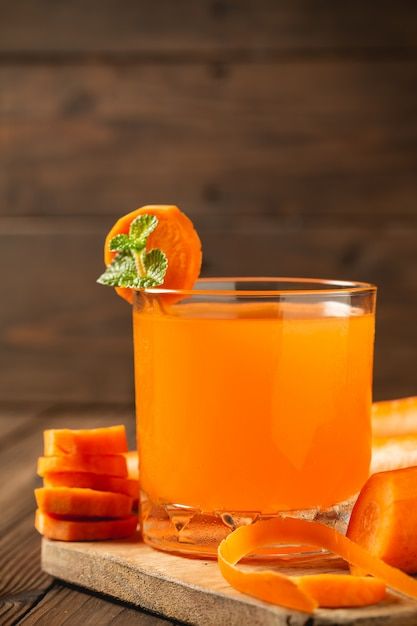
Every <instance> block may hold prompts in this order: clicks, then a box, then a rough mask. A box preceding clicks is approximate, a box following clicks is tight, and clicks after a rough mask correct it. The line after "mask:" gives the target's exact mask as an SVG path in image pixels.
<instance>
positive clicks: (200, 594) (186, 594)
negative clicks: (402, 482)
mask: <svg viewBox="0 0 417 626" xmlns="http://www.w3.org/2000/svg"><path fill="white" fill-rule="evenodd" d="M42 566H43V568H44V569H45V570H46V571H47V572H49V573H50V574H53V575H54V576H57V577H58V578H62V579H64V580H68V581H70V582H73V583H76V584H80V585H82V586H85V587H87V588H88V589H93V590H96V591H99V592H102V593H106V594H110V595H113V596H115V597H116V598H119V599H122V600H124V601H127V602H130V603H132V604H135V605H138V606H141V607H144V608H147V609H150V610H152V611H155V612H158V613H161V614H163V615H166V616H168V617H170V618H174V619H179V620H181V621H184V622H187V623H189V624H192V625H193V626H213V625H214V624H221V625H222V626H281V625H282V626H284V625H288V624H291V625H292V626H306V624H309V625H314V626H325V625H326V626H330V625H331V624H345V625H348V624H349V625H353V624H355V625H357V624H363V625H365V624H366V625H368V626H394V625H395V626H407V625H410V626H411V624H415V623H416V620H417V603H416V602H413V601H411V600H405V599H403V600H400V599H399V598H397V597H396V598H395V599H394V598H391V600H389V599H388V600H387V601H384V602H383V603H381V604H379V605H377V606H372V607H364V608H361V609H350V610H349V609H337V610H324V609H320V610H317V611H316V612H315V613H314V615H313V616H311V617H309V616H308V615H306V614H304V613H300V612H296V611H290V610H288V609H284V608H282V607H278V606H274V605H272V604H269V603H266V602H262V601H259V600H255V599H254V598H251V597H249V596H246V595H244V594H241V593H239V592H237V591H235V590H234V589H232V588H231V587H230V586H229V585H228V583H227V582H226V581H225V580H224V579H223V578H222V576H221V574H220V570H219V568H218V565H217V563H216V562H213V561H202V560H197V559H185V558H183V557H179V556H172V555H168V554H164V553H162V552H158V551H155V550H153V549H152V548H149V547H147V546H145V544H143V543H141V542H140V541H136V542H135V541H134V540H124V541H113V542H107V543H106V542H95V543H88V544H87V543H84V544H83V543H63V542H54V541H48V540H47V539H43V540H42ZM247 567H248V566H247ZM324 569H325V570H326V571H329V564H327V567H325V568H324ZM305 571H306V570H298V573H303V572H305ZM307 571H308V572H310V573H311V568H309V569H308V570H307ZM321 571H324V570H321ZM336 571H337V572H338V573H340V569H337V570H336Z"/></svg>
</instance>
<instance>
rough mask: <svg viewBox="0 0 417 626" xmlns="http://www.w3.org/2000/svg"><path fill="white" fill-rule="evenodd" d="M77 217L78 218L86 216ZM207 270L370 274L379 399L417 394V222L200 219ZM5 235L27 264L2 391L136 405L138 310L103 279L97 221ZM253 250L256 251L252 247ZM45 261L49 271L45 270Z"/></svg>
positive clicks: (4, 338)
mask: <svg viewBox="0 0 417 626" xmlns="http://www.w3.org/2000/svg"><path fill="white" fill-rule="evenodd" d="M80 219H81V218H80ZM196 222H197V225H198V226H199V230H200V232H201V236H202V239H203V246H204V257H205V262H204V263H205V269H204V272H205V274H207V275H212V276H213V275H216V274H226V275H227V274H229V275H239V274H240V275H245V274H246V275H251V274H253V273H256V274H259V275H261V274H265V275H280V274H281V275H287V276H291V275H295V276H308V275H310V276H311V275H313V276H319V277H331V278H340V279H358V280H368V281H370V282H373V283H376V284H377V285H378V286H379V288H380V290H379V297H378V323H377V341H376V362H375V396H376V398H377V399H382V398H389V397H395V396H401V395H411V394H413V393H415V392H416V376H415V362H416V358H417V328H416V325H415V318H416V315H417V296H416V294H417V245H416V242H417V227H413V226H409V227H407V228H406V227H404V226H401V227H395V228H394V227H388V226H378V225H377V226H376V227H375V228H374V227H369V226H368V227H367V228H365V227H363V226H362V227H357V226H355V225H352V224H350V225H347V224H344V225H343V227H338V226H326V225H323V224H321V225H317V226H314V225H313V224H310V225H308V224H305V225H302V224H301V225H291V223H287V222H285V221H283V222H281V221H279V220H276V219H274V218H262V219H261V218H259V217H254V218H241V219H240V220H239V221H238V223H237V224H236V227H235V229H234V230H229V228H224V226H223V222H222V220H217V225H216V220H214V219H212V218H207V219H206V220H204V219H200V218H198V216H197V219H196ZM32 223H33V220H32V221H30V222H29V226H28V229H27V230H25V228H26V227H23V232H22V233H21V234H19V233H18V232H12V233H11V234H9V235H5V236H3V237H1V236H0V264H2V266H3V267H18V266H19V264H20V263H21V259H22V258H27V259H30V263H28V264H27V266H26V270H25V271H26V281H25V287H24V289H18V290H16V289H15V277H14V275H13V274H12V273H10V274H9V273H7V274H5V275H4V277H3V287H4V289H5V292H6V293H8V294H9V297H8V298H7V299H5V300H4V301H3V303H2V307H1V312H0V345H1V350H0V368H1V371H2V376H1V377H0V394H1V397H2V398H3V399H6V398H8V399H9V400H13V399H14V398H16V397H20V398H21V399H38V400H39V401H42V400H43V401H45V400H48V399H53V400H54V401H56V402H60V401H77V400H82V401H90V402H97V401H101V402H132V401H133V365H132V355H131V352H132V348H131V344H132V338H131V319H130V313H131V312H130V308H129V307H128V306H126V304H125V303H124V302H123V301H121V300H120V299H119V298H117V297H116V296H115V294H114V293H113V291H112V290H111V289H108V288H105V287H101V286H99V285H96V284H95V279H96V277H97V275H98V274H99V272H100V271H101V269H102V259H101V247H102V240H103V234H104V233H103V230H104V229H102V226H101V221H100V220H98V221H97V222H96V221H95V220H93V221H90V222H88V221H86V224H88V227H87V228H86V231H85V232H81V233H80V232H79V231H78V230H77V227H78V225H80V224H81V223H82V222H80V221H79V220H75V222H74V227H73V226H71V223H72V222H71V221H68V220H67V221H65V223H64V225H62V227H60V228H58V229H57V231H56V232H54V231H53V226H54V224H55V221H52V222H51V221H49V222H48V223H47V224H46V223H44V229H43V230H42V229H40V230H39V231H38V232H37V231H36V229H34V230H33V234H31V232H32V231H31V224H32ZM248 251H250V254H248ZM45 268H48V271H47V272H45Z"/></svg>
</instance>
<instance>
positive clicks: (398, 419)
mask: <svg viewBox="0 0 417 626" xmlns="http://www.w3.org/2000/svg"><path fill="white" fill-rule="evenodd" d="M372 434H373V436H374V437H391V436H395V435H408V434H417V396H413V397H409V398H400V399H398V400H385V401H384V402H374V404H373V405H372Z"/></svg>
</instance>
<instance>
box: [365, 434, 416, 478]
mask: <svg viewBox="0 0 417 626" xmlns="http://www.w3.org/2000/svg"><path fill="white" fill-rule="evenodd" d="M414 465H417V434H413V435H398V436H388V437H374V438H373V440H372V463H371V472H372V473H375V472H383V471H386V470H394V469H400V468H403V467H412V466H414Z"/></svg>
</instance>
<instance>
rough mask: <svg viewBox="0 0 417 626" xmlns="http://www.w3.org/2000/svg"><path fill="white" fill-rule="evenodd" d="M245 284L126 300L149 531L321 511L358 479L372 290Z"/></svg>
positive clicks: (366, 427)
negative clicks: (189, 515) (161, 523)
mask: <svg viewBox="0 0 417 626" xmlns="http://www.w3.org/2000/svg"><path fill="white" fill-rule="evenodd" d="M248 280H249V279H247V280H246V282H242V281H241V282H240V283H239V282H236V283H233V287H234V289H233V290H230V289H226V288H225V285H226V286H230V282H228V283H225V282H222V281H220V283H219V282H218V283H217V285H220V289H217V290H213V292H211V291H210V290H207V287H211V283H210V281H202V283H203V287H204V289H203V290H202V291H201V292H199V291H198V288H197V290H196V292H195V293H196V294H197V293H199V295H195V294H194V293H193V292H188V293H187V294H182V297H181V299H176V298H175V297H173V296H172V295H164V294H162V295H158V294H157V293H149V294H147V293H145V294H143V293H138V294H137V295H136V297H135V300H136V301H135V304H134V313H133V319H134V346H135V378H136V381H135V384H136V404H137V416H138V429H137V431H138V449H139V456H140V462H141V469H140V471H141V474H140V476H141V489H142V491H143V493H142V498H143V501H144V515H145V518H146V519H145V522H146V520H148V522H149V519H148V518H149V515H152V510H153V511H156V510H165V511H171V513H172V510H173V509H172V507H174V509H175V507H176V510H177V512H178V510H181V511H184V510H185V511H187V510H192V511H196V512H198V515H203V516H206V517H207V516H210V515H213V516H218V515H219V514H220V515H223V516H224V513H229V514H230V515H231V516H233V515H235V516H238V517H239V516H242V515H243V516H245V514H248V513H250V514H257V515H261V516H262V515H266V516H270V515H274V514H278V513H280V512H284V511H294V510H298V511H299V510H304V509H311V508H320V509H323V508H326V507H330V506H332V505H334V504H336V503H339V502H342V501H344V500H346V499H347V498H349V497H350V496H352V495H354V494H355V493H356V492H357V491H359V489H360V488H361V486H362V485H363V484H364V482H365V480H366V479H367V477H368V473H369V463H370V454H371V425H370V409H371V384H372V362H373V339H374V299H375V290H374V289H373V288H372V287H371V286H366V285H365V286H363V287H361V286H359V287H349V286H343V285H344V284H343V285H342V286H340V284H339V283H338V284H335V285H333V284H332V285H333V286H330V287H329V285H328V284H325V285H324V287H321V283H320V284H317V283H319V281H310V282H305V281H303V282H301V281H298V282H297V281H289V280H286V281H283V280H280V281H278V280H277V281H273V280H272V279H264V280H268V283H267V286H268V289H264V290H261V289H259V287H260V286H265V283H258V282H254V283H253V284H252V282H251V284H250V285H249V286H250V289H249V290H248V289H247V288H246V290H245V289H243V287H247V285H248V284H249V283H248ZM348 285H350V284H348ZM238 287H240V289H237V288H238ZM291 287H292V289H291ZM355 288H356V289H357V290H358V291H354V289H355ZM151 291H152V290H151ZM155 291H158V290H155ZM213 293H214V294H215V295H213ZM226 294H227V295H226ZM246 294H248V295H246ZM262 294H267V295H262ZM158 515H160V513H158ZM171 517H172V515H171ZM174 517H175V516H174ZM145 539H146V524H145ZM149 541H150V543H152V538H151V539H150V540H149ZM187 541H188V542H192V537H191V539H190V536H189V534H188V535H187ZM162 547H164V546H163V545H162ZM171 547H172V546H171Z"/></svg>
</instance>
